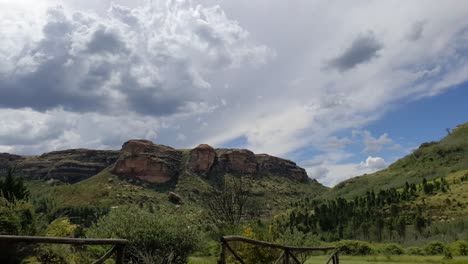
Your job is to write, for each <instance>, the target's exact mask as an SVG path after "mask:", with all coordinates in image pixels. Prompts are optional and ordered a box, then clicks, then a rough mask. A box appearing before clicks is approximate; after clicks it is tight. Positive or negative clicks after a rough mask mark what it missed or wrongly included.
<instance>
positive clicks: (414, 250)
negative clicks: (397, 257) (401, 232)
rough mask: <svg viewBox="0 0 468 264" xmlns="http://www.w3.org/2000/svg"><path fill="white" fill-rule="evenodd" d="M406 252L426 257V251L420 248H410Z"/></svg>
mask: <svg viewBox="0 0 468 264" xmlns="http://www.w3.org/2000/svg"><path fill="white" fill-rule="evenodd" d="M406 252H407V253H408V254H409V255H418V256H422V255H424V250H423V249H422V248H419V247H410V248H407V249H406Z"/></svg>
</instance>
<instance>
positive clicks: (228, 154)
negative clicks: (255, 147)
mask: <svg viewBox="0 0 468 264" xmlns="http://www.w3.org/2000/svg"><path fill="white" fill-rule="evenodd" d="M217 154H218V161H219V162H218V164H219V168H220V170H221V171H224V172H230V173H241V174H250V175H255V174H257V171H258V168H257V160H256V158H255V154H254V153H253V152H252V151H250V150H247V149H218V150H217Z"/></svg>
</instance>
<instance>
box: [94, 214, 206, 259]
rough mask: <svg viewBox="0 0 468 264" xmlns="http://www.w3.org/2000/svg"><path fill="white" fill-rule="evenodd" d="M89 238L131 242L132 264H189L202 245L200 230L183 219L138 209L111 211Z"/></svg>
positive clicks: (98, 223)
mask: <svg viewBox="0 0 468 264" xmlns="http://www.w3.org/2000/svg"><path fill="white" fill-rule="evenodd" d="M87 235H88V236H89V237H98V238H125V239H128V240H129V241H130V244H129V246H128V248H127V251H126V252H127V255H126V258H127V259H128V261H130V262H132V263H185V262H186V261H187V257H188V256H189V255H190V254H191V253H192V252H194V251H195V249H197V245H198V243H199V232H198V230H197V228H196V226H193V225H191V224H190V223H189V222H188V221H187V220H185V219H184V218H183V217H181V216H175V215H167V214H163V213H161V212H155V213H151V212H149V211H147V210H145V209H141V208H136V207H128V208H118V209H114V210H111V211H110V213H109V214H108V215H105V216H103V217H102V218H101V219H99V220H98V222H97V223H96V224H94V225H93V226H91V228H90V229H89V230H88V231H87ZM101 253H103V252H101Z"/></svg>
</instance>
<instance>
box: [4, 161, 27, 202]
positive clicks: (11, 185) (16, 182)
mask: <svg viewBox="0 0 468 264" xmlns="http://www.w3.org/2000/svg"><path fill="white" fill-rule="evenodd" d="M15 174H16V167H15V166H9V167H8V168H7V175H6V176H5V179H3V180H1V179H0V195H1V196H3V197H5V199H7V200H8V201H10V202H12V201H14V200H22V199H25V198H27V197H28V196H29V191H28V189H27V188H26V186H24V183H23V180H22V179H21V178H19V177H16V176H15Z"/></svg>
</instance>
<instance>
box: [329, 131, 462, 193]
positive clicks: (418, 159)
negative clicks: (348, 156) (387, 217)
mask: <svg viewBox="0 0 468 264" xmlns="http://www.w3.org/2000/svg"><path fill="white" fill-rule="evenodd" d="M467 169H468V123H465V124H463V125H461V126H459V127H458V128H457V129H454V130H453V132H452V133H451V134H450V135H448V136H447V137H445V138H443V139H442V140H440V141H439V142H431V143H425V144H422V145H421V146H420V147H419V148H418V149H417V150H416V151H414V152H413V153H411V154H409V155H407V156H406V157H404V158H401V159H399V160H397V161H396V162H395V163H393V164H392V165H390V166H389V167H388V168H387V169H385V170H382V171H378V172H375V173H372V174H364V175H362V176H359V177H355V178H352V179H349V180H347V181H344V182H342V183H340V184H338V185H337V186H335V187H334V188H333V189H331V190H329V191H327V192H324V193H323V194H322V198H325V199H333V198H335V197H337V196H340V197H343V198H353V197H354V196H356V195H363V194H365V192H366V191H370V190H374V191H378V190H380V189H388V188H391V187H394V188H400V187H402V186H403V185H404V184H405V182H406V181H408V182H409V183H410V184H411V183H416V184H418V183H421V182H422V179H423V177H424V178H426V179H427V180H430V179H434V178H438V177H443V176H446V175H448V174H450V173H453V172H457V171H460V170H467Z"/></svg>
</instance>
